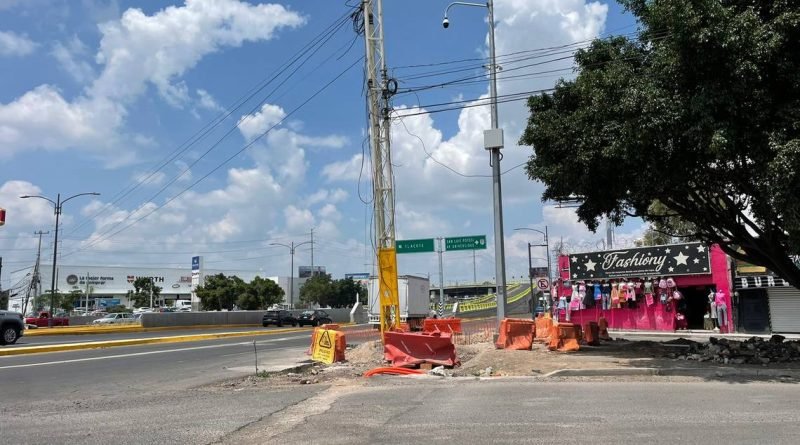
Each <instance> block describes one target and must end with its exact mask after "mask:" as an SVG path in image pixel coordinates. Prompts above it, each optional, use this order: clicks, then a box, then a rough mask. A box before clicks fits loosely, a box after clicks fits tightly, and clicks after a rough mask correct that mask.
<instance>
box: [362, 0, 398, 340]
mask: <svg viewBox="0 0 800 445" xmlns="http://www.w3.org/2000/svg"><path fill="white" fill-rule="evenodd" d="M361 13H362V16H363V20H364V41H365V44H366V69H365V74H366V81H367V85H366V91H367V106H368V111H369V140H370V152H371V154H372V190H373V200H374V203H373V204H374V211H375V238H376V243H375V246H376V248H377V257H378V300H379V304H380V314H381V336H383V333H384V332H385V331H387V330H388V329H390V328H392V327H400V302H399V297H398V289H397V288H398V286H397V252H396V251H395V213H394V175H393V173H392V155H391V148H390V141H389V134H390V127H391V120H390V118H389V113H390V111H391V105H390V102H389V101H390V99H391V97H392V95H394V94H395V93H396V92H397V81H396V80H394V79H391V78H389V75H388V71H387V69H386V52H385V50H384V45H383V3H382V1H381V0H362V1H361Z"/></svg>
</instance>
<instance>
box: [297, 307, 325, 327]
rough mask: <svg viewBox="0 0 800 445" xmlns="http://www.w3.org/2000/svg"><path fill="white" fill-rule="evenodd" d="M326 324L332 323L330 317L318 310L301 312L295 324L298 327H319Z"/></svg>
mask: <svg viewBox="0 0 800 445" xmlns="http://www.w3.org/2000/svg"><path fill="white" fill-rule="evenodd" d="M327 323H332V321H331V317H330V315H328V313H327V312H325V311H321V310H319V309H317V310H315V311H303V313H302V314H300V317H298V318H297V324H298V325H300V326H305V325H309V326H319V325H321V324H327Z"/></svg>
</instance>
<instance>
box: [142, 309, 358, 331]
mask: <svg viewBox="0 0 800 445" xmlns="http://www.w3.org/2000/svg"><path fill="white" fill-rule="evenodd" d="M322 310H323V311H325V312H327V313H328V315H330V317H331V321H333V322H334V323H349V322H350V309H349V308H341V309H322ZM266 312H267V311H263V310H262V311H230V312H222V311H202V312H164V313H156V312H147V313H144V314H142V326H143V327H145V328H156V327H172V326H205V325H232V326H236V325H239V326H246V325H260V324H261V319H262V318H263V317H264V313H266ZM290 312H291V313H292V314H293V315H294V316H295V317H297V316H299V315H300V313H302V312H303V310H292V311H290Z"/></svg>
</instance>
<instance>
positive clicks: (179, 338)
mask: <svg viewBox="0 0 800 445" xmlns="http://www.w3.org/2000/svg"><path fill="white" fill-rule="evenodd" d="M295 332H308V333H309V334H310V332H309V330H308V329H301V328H288V329H273V330H269V331H267V330H257V331H242V332H215V333H204V334H193V335H175V336H171V337H151V338H132V339H126V340H108V341H97V342H88V343H67V344H57V345H42V346H21V347H15V348H3V349H0V356H9V355H23V354H39V353H43V352H63V351H77V350H82V349H102V348H113V347H119V346H138V345H150V344H158V343H182V342H190V341H201V340H215V339H220V338H232V337H252V336H263V335H277V334H289V333H295Z"/></svg>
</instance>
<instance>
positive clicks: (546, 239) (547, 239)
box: [514, 226, 553, 298]
mask: <svg viewBox="0 0 800 445" xmlns="http://www.w3.org/2000/svg"><path fill="white" fill-rule="evenodd" d="M514 230H530V231H531V232H537V233H541V234H542V235H544V244H531V243H528V280H529V281H530V285H531V298H533V262H532V257H531V247H544V248H545V249H547V250H546V251H545V252H546V253H547V255H546V257H547V279H548V280H552V279H553V269H551V265H550V236H549V233H548V231H547V226H544V232H542V231H541V230H539V229H531V228H530V227H518V228H516V229H514Z"/></svg>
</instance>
